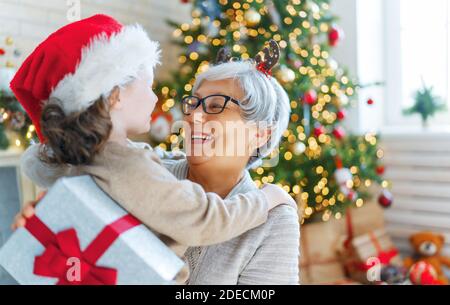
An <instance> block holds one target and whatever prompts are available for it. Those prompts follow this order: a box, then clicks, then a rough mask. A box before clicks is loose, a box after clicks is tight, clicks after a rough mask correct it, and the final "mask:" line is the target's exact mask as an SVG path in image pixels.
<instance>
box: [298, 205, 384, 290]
mask: <svg viewBox="0 0 450 305" xmlns="http://www.w3.org/2000/svg"><path fill="white" fill-rule="evenodd" d="M383 226H384V217H383V210H382V209H381V208H380V207H379V206H378V205H377V204H376V203H372V202H370V203H366V204H365V205H363V206H362V207H360V208H350V209H348V210H347V212H346V214H345V215H344V216H343V217H342V218H341V219H339V220H338V219H334V218H332V219H330V220H329V221H327V222H318V223H310V224H306V225H303V226H302V228H301V238H300V263H299V268H300V282H301V283H302V284H333V285H334V284H338V283H355V282H353V281H351V280H350V279H349V278H348V276H347V273H346V272H345V268H344V266H343V264H342V260H341V258H340V256H339V253H338V250H339V248H340V246H341V244H342V240H343V237H345V236H348V234H349V231H350V233H351V234H352V235H353V234H357V235H359V234H366V233H368V232H371V231H373V230H376V229H379V228H383Z"/></svg>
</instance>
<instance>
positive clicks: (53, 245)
mask: <svg viewBox="0 0 450 305" xmlns="http://www.w3.org/2000/svg"><path fill="white" fill-rule="evenodd" d="M140 224H141V222H140V221H139V220H137V219H136V218H135V217H134V216H132V215H129V214H128V215H125V216H123V217H121V218H119V219H118V220H116V221H114V222H113V223H111V224H109V225H108V226H106V227H105V228H104V229H103V230H102V231H101V232H100V233H99V234H98V235H97V237H96V238H95V239H94V240H93V241H92V242H91V243H90V244H89V245H88V246H87V247H86V249H85V250H84V251H81V248H80V242H79V240H78V236H77V232H76V231H75V229H73V228H71V229H68V230H64V231H61V232H58V233H56V234H55V233H53V232H52V230H51V229H50V228H49V227H48V226H47V225H46V224H45V223H44V222H43V221H42V220H40V219H39V218H38V217H37V216H36V215H34V216H33V217H31V218H29V219H27V223H26V226H25V228H26V229H27V230H28V231H29V232H30V233H31V234H32V235H33V236H34V237H35V238H36V239H37V240H38V241H39V242H40V243H41V244H42V245H43V246H44V247H45V250H44V253H42V255H40V256H36V257H35V260H34V270H33V273H34V274H36V275H40V276H45V277H55V278H58V282H57V285H115V284H116V283H117V270H116V269H113V268H107V267H101V266H96V262H97V261H98V259H99V258H100V257H101V256H102V255H103V254H104V253H105V252H106V250H107V249H108V248H109V247H110V246H111V245H112V243H113V242H114V241H115V240H116V239H117V237H119V235H121V234H122V233H124V232H126V231H128V230H129V229H131V228H134V227H136V226H138V225H140ZM74 263H77V264H78V263H79V267H80V269H79V274H78V275H79V278H76V279H71V278H69V274H68V272H69V271H70V270H71V268H73V264H74Z"/></svg>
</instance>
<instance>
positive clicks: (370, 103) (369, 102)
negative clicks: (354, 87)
mask: <svg viewBox="0 0 450 305" xmlns="http://www.w3.org/2000/svg"><path fill="white" fill-rule="evenodd" d="M373 104H375V102H374V101H373V99H371V98H370V99H368V100H367V105H373Z"/></svg>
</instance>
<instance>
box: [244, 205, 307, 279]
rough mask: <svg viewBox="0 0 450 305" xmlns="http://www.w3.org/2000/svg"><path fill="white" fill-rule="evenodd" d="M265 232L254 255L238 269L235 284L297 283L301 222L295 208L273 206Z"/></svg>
mask: <svg viewBox="0 0 450 305" xmlns="http://www.w3.org/2000/svg"><path fill="white" fill-rule="evenodd" d="M265 226H266V228H267V233H266V236H265V238H264V239H263V242H262V243H261V245H260V246H259V247H258V249H257V250H256V252H255V254H254V256H253V257H252V258H251V259H250V260H249V262H248V264H247V265H246V266H245V267H244V269H243V271H242V272H241V273H240V276H239V279H238V285H298V284H299V243H300V225H299V221H298V214H297V211H296V209H294V208H293V207H291V206H288V205H282V206H278V207H276V208H274V209H273V210H272V211H271V212H270V213H269V218H268V220H267V223H266V225H265Z"/></svg>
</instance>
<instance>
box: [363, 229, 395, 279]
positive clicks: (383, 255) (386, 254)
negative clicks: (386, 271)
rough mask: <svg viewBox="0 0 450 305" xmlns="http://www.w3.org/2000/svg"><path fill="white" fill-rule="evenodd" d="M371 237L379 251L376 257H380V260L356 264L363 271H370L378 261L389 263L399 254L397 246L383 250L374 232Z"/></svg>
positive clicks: (383, 263) (384, 263)
mask: <svg viewBox="0 0 450 305" xmlns="http://www.w3.org/2000/svg"><path fill="white" fill-rule="evenodd" d="M369 236H370V239H371V240H372V243H373V245H374V246H375V249H376V251H377V253H378V255H377V256H375V257H374V258H376V259H378V262H375V261H373V262H372V263H368V262H366V263H359V264H356V268H358V269H359V270H362V271H368V270H369V269H370V268H372V267H373V266H375V265H376V263H379V264H381V265H388V264H389V263H390V262H391V260H392V259H393V258H394V257H395V256H397V255H398V250H397V249H396V248H392V249H390V250H387V251H383V249H382V248H381V245H380V243H379V242H378V240H377V238H376V236H375V235H374V234H373V232H371V233H369Z"/></svg>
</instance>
